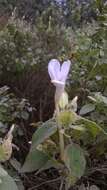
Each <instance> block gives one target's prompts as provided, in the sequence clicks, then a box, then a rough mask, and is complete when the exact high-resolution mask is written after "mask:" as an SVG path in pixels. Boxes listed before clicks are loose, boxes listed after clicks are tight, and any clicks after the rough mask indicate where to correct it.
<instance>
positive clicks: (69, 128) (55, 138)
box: [21, 60, 107, 189]
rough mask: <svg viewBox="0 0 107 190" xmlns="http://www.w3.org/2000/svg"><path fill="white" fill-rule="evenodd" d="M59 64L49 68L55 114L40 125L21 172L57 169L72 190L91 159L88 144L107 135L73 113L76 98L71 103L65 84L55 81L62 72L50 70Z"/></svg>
mask: <svg viewBox="0 0 107 190" xmlns="http://www.w3.org/2000/svg"><path fill="white" fill-rule="evenodd" d="M51 64H52V67H51ZM55 64H56V65H55ZM58 64H59V63H58V62H57V61H56V60H52V61H51V62H50V67H49V71H50V72H49V73H50V76H51V79H52V82H53V84H54V85H55V86H56V94H55V105H56V111H55V114H54V116H53V118H51V119H50V120H48V121H46V122H44V123H41V124H38V125H39V128H38V129H37V130H36V132H35V133H34V135H33V137H32V144H31V148H30V152H29V154H28V155H27V157H26V160H25V163H24V165H23V166H22V168H21V172H32V171H35V170H38V172H40V171H42V170H45V169H49V168H51V167H55V168H56V169H57V170H58V171H60V175H61V181H62V180H63V183H64V184H65V187H66V189H69V187H70V186H72V185H74V184H75V183H76V181H77V180H78V179H80V178H81V177H82V176H83V175H84V174H85V172H86V170H87V167H86V166H87V165H86V158H88V157H89V156H90V155H89V154H90V152H89V151H88V145H89V144H92V143H93V142H94V141H95V139H96V138H98V136H100V135H102V136H103V137H105V139H106V138H107V134H106V132H105V131H104V130H103V129H102V128H101V127H100V126H99V125H98V124H96V123H95V122H93V121H91V120H89V119H87V118H83V117H81V116H79V115H77V114H76V113H75V112H74V110H75V111H77V97H76V98H74V99H73V100H72V101H71V102H70V103H68V99H67V98H68V97H67V96H66V95H64V94H63V93H64V92H63V90H64V89H63V88H62V87H61V85H62V82H61V81H59V80H58V78H57V77H56V80H55V79H54V77H55V75H56V74H55V72H59V71H55V70H54V72H53V73H52V72H51V69H57V65H58ZM66 64H68V62H66ZM66 64H65V65H66ZM54 66H55V67H54ZM67 67H68V66H67ZM59 75H61V73H60V74H59ZM59 75H57V76H59ZM52 77H53V78H52ZM65 79H66V78H65ZM63 84H64V83H63ZM61 88H62V91H61ZM57 95H59V96H58V98H57V97H56V96H57ZM56 100H57V101H56ZM81 142H82V144H81Z"/></svg>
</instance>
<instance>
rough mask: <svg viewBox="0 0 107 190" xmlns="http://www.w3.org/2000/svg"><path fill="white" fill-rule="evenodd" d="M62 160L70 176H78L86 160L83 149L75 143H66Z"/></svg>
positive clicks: (81, 173) (83, 169)
mask: <svg viewBox="0 0 107 190" xmlns="http://www.w3.org/2000/svg"><path fill="white" fill-rule="evenodd" d="M64 162H65V165H66V167H67V168H68V170H69V172H70V173H71V176H74V177H76V178H80V177H81V176H82V175H83V174H84V172H85V167H86V160H85V156H84V152H83V150H82V149H81V148H80V146H79V145H77V144H74V143H73V144H72V145H68V146H67V147H66V149H65V153H64Z"/></svg>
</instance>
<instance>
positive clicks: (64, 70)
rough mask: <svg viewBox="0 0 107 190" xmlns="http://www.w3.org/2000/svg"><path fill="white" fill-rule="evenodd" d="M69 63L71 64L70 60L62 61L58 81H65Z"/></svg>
mask: <svg viewBox="0 0 107 190" xmlns="http://www.w3.org/2000/svg"><path fill="white" fill-rule="evenodd" d="M70 65H71V61H70V60H67V61H64V62H63V64H62V66H61V72H60V81H62V82H65V81H66V79H67V75H68V73H69V70H70Z"/></svg>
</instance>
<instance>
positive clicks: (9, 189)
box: [0, 166, 18, 190]
mask: <svg viewBox="0 0 107 190" xmlns="http://www.w3.org/2000/svg"><path fill="white" fill-rule="evenodd" d="M0 190H18V188H17V185H16V183H15V182H14V180H13V178H12V177H11V176H9V175H8V173H7V172H6V171H5V170H4V169H3V168H2V167H1V166H0Z"/></svg>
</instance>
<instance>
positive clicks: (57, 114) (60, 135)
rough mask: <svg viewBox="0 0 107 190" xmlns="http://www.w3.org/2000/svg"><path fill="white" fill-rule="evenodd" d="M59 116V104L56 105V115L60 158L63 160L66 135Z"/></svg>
mask: <svg viewBox="0 0 107 190" xmlns="http://www.w3.org/2000/svg"><path fill="white" fill-rule="evenodd" d="M58 116H59V107H58V104H57V105H56V117H57V127H58V133H59V146H60V158H61V160H62V161H63V157H64V135H63V132H62V126H61V125H60V123H59V121H58Z"/></svg>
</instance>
